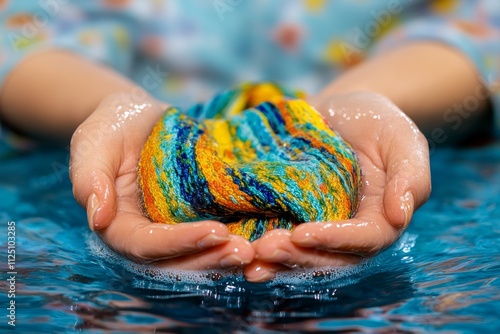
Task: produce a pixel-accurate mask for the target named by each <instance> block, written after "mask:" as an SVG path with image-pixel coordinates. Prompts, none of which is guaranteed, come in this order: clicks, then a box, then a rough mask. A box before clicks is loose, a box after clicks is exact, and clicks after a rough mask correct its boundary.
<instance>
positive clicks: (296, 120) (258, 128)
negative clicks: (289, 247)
mask: <svg viewBox="0 0 500 334" xmlns="http://www.w3.org/2000/svg"><path fill="white" fill-rule="evenodd" d="M296 95H297V94H295V93H292V92H287V91H284V90H283V89H282V88H280V87H277V86H275V85H273V84H269V83H264V84H245V85H242V86H241V87H240V88H238V89H235V90H231V91H227V92H224V93H222V94H219V95H217V96H215V97H214V98H213V99H212V100H211V101H209V102H208V103H206V104H198V105H195V106H193V107H192V108H190V109H189V110H187V111H186V112H182V111H180V110H179V109H177V108H173V107H172V108H169V109H167V110H166V112H165V115H164V116H163V118H162V119H161V120H160V121H159V122H158V123H157V124H156V126H155V127H154V129H153V131H152V133H151V135H150V137H149V139H148V140H147V142H146V144H145V146H144V148H143V150H142V153H141V157H140V161H139V169H138V172H139V185H140V189H141V195H142V203H143V206H144V209H145V213H146V215H147V216H148V217H149V218H150V219H151V220H152V221H154V222H162V223H167V224H176V223H181V222H194V221H200V220H204V219H211V220H218V221H221V222H223V223H226V224H227V226H228V228H229V231H230V232H231V233H234V234H238V235H242V236H244V237H245V238H247V239H248V240H250V241H253V240H255V239H257V238H259V237H261V236H262V235H263V234H264V233H265V232H266V231H269V230H272V229H276V228H284V229H288V230H291V229H293V228H294V227H295V226H296V225H297V224H300V223H302V222H310V221H333V220H342V219H348V218H351V217H352V216H353V215H354V213H355V210H356V207H357V202H358V194H359V189H360V187H361V184H360V179H361V178H360V170H359V166H358V164H357V159H356V157H355V155H354V152H353V151H352V149H351V147H350V146H349V145H348V144H347V143H346V142H345V141H343V140H342V139H341V138H340V137H339V136H338V135H337V134H336V133H335V132H334V131H332V130H331V129H330V128H329V126H328V124H327V123H326V121H325V120H324V119H323V118H322V116H321V115H320V114H319V113H318V112H317V111H316V110H315V109H314V108H312V107H311V106H309V105H308V104H307V103H306V102H305V101H303V100H300V99H296V98H294V96H296Z"/></svg>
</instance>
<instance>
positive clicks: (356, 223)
mask: <svg viewBox="0 0 500 334" xmlns="http://www.w3.org/2000/svg"><path fill="white" fill-rule="evenodd" d="M400 234H401V231H400V230H398V229H396V228H394V227H393V226H392V225H391V224H389V223H388V222H387V221H386V218H385V217H384V215H382V214H380V213H378V214H373V213H372V212H370V211H361V209H360V211H359V212H358V214H357V215H356V217H355V218H352V219H349V220H343V221H332V222H318V223H304V224H301V225H299V226H298V227H297V228H295V230H294V231H293V232H292V236H291V237H290V240H291V241H292V242H293V243H294V244H295V245H297V246H299V247H306V248H317V249H321V250H325V251H328V252H341V253H351V254H356V255H360V256H373V255H375V254H377V253H378V252H379V251H381V250H383V249H385V248H387V247H389V246H390V245H391V244H392V243H393V242H394V241H396V240H397V238H399V236H400Z"/></svg>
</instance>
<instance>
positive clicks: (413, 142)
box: [384, 133, 431, 228]
mask: <svg viewBox="0 0 500 334" xmlns="http://www.w3.org/2000/svg"><path fill="white" fill-rule="evenodd" d="M409 152H410V153H409ZM385 156H386V159H385V160H386V164H385V165H386V168H387V183H386V187H385V190H384V212H385V215H386V217H387V219H388V221H389V222H390V223H391V224H392V225H393V226H394V227H397V228H406V226H408V224H409V222H410V220H411V218H412V216H413V212H414V211H415V210H416V209H418V208H419V207H420V206H422V205H423V204H424V203H425V202H426V201H427V199H428V198H429V195H430V192H431V176H430V166H429V149H428V145H427V140H426V139H425V137H424V136H423V135H422V134H421V133H417V134H415V133H413V135H412V136H408V137H407V138H397V139H396V138H395V139H394V140H393V141H392V145H391V149H390V151H388V152H386V154H385Z"/></svg>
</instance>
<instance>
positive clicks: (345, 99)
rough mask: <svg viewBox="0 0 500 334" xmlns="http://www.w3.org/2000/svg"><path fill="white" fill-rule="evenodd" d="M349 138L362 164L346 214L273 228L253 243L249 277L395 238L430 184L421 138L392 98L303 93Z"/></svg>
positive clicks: (371, 248) (367, 249)
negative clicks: (353, 203) (355, 203)
mask: <svg viewBox="0 0 500 334" xmlns="http://www.w3.org/2000/svg"><path fill="white" fill-rule="evenodd" d="M309 102H310V103H311V104H312V105H313V106H315V107H316V108H317V109H318V110H319V111H320V112H321V113H322V114H323V115H324V116H325V118H326V119H327V121H328V122H329V123H330V125H331V126H332V128H333V129H334V130H336V131H337V132H338V133H339V134H340V135H341V136H342V138H344V139H345V140H346V141H347V142H349V143H350V144H351V145H352V147H353V149H354V151H355V152H356V154H357V157H358V160H359V163H360V165H361V170H362V189H361V201H360V204H359V208H358V211H357V213H356V215H355V216H354V217H353V218H352V219H349V220H345V221H332V222H310V223H304V224H301V225H299V226H298V227H297V228H296V229H295V230H294V231H292V232H290V231H284V230H274V231H270V232H268V233H267V234H266V235H264V236H263V237H262V238H261V239H259V240H257V241H255V242H254V243H253V246H254V249H255V258H256V260H254V261H253V262H252V263H251V264H250V265H248V266H247V267H246V268H245V276H246V277H247V279H248V280H249V281H255V282H260V281H266V280H269V279H271V278H273V277H274V276H275V274H276V273H277V272H278V271H281V270H289V269H290V268H296V267H320V266H322V267H324V266H344V265H348V264H355V263H357V262H359V261H360V259H362V258H364V257H368V256H373V255H375V254H377V253H378V252H379V251H381V250H383V249H385V248H387V247H388V246H390V245H391V244H393V243H394V242H395V241H396V240H397V239H398V238H399V236H400V235H401V234H402V232H403V231H404V229H405V228H406V227H407V226H408V224H409V222H410V220H411V217H412V215H413V212H414V211H415V210H416V209H417V208H418V207H420V206H421V205H422V204H423V203H425V201H426V200H427V199H428V197H429V195H430V191H431V184H430V168H429V151H428V145H427V141H426V139H425V138H424V136H423V135H422V133H421V132H420V131H419V129H418V128H417V126H416V125H415V124H414V123H413V122H412V121H411V120H410V119H409V118H408V117H407V116H406V115H405V114H404V113H403V112H402V111H401V110H399V109H398V108H397V107H396V106H395V105H394V104H393V103H392V102H391V101H390V100H388V99H387V98H385V97H383V96H381V95H378V94H373V93H368V92H360V93H351V94H346V95H338V96H335V97H331V98H328V99H326V100H325V99H322V100H314V99H312V100H311V101H309Z"/></svg>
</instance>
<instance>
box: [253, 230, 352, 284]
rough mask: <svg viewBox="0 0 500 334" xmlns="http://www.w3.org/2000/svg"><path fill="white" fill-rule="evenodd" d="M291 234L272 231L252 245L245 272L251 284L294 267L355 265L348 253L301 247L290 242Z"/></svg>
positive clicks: (268, 278)
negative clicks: (250, 259)
mask: <svg viewBox="0 0 500 334" xmlns="http://www.w3.org/2000/svg"><path fill="white" fill-rule="evenodd" d="M290 236H291V232H290V231H286V230H273V231H270V232H268V233H266V234H265V235H264V236H263V237H261V238H260V239H259V240H257V241H255V242H254V243H253V246H254V249H255V259H256V261H254V262H252V263H251V264H250V266H248V267H247V268H246V269H245V276H246V278H247V280H249V281H251V282H263V281H267V280H270V279H272V278H274V277H275V275H276V273H277V272H279V271H285V270H291V269H295V268H314V267H332V266H333V267H339V266H342V267H343V266H346V265H351V264H356V263H358V262H359V260H360V258H359V257H358V256H354V255H351V254H340V253H330V252H327V251H323V250H319V249H314V248H303V247H299V246H297V245H295V244H294V243H292V242H291V240H290Z"/></svg>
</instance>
